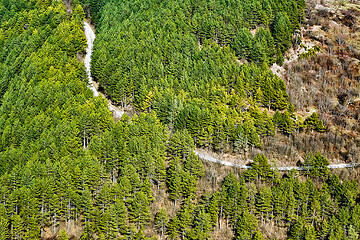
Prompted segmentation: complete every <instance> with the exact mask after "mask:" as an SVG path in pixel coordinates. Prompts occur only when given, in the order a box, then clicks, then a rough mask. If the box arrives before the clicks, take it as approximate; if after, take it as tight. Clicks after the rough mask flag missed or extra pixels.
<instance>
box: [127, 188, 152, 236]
mask: <svg viewBox="0 0 360 240" xmlns="http://www.w3.org/2000/svg"><path fill="white" fill-rule="evenodd" d="M129 208H130V214H129V218H130V220H131V221H132V222H133V223H135V225H136V226H137V229H138V230H139V229H140V228H141V227H143V226H145V225H147V224H148V223H149V220H150V209H149V202H148V199H147V197H146V195H145V194H144V193H143V192H138V193H136V194H135V197H134V199H133V200H132V201H131V205H130V207H129Z"/></svg>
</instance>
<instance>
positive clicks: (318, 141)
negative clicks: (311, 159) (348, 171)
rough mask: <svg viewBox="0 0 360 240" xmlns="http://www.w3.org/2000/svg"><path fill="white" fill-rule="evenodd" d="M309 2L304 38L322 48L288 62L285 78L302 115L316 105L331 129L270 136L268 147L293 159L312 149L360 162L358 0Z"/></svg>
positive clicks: (269, 152)
mask: <svg viewBox="0 0 360 240" xmlns="http://www.w3.org/2000/svg"><path fill="white" fill-rule="evenodd" d="M308 6H309V7H308V8H307V9H308V10H307V13H306V16H307V19H306V24H305V25H304V26H303V31H302V36H303V43H305V44H304V45H309V43H311V44H315V45H317V46H319V47H320V49H321V51H320V52H318V53H317V54H316V55H313V56H311V57H308V58H301V59H298V60H295V61H292V62H288V63H286V64H285V65H284V69H285V72H284V74H283V78H284V81H285V83H286V85H287V91H288V94H289V96H290V101H291V102H292V103H293V105H294V106H295V109H296V111H297V112H296V113H297V115H299V116H302V117H306V116H308V115H309V113H310V114H311V112H313V111H316V112H317V113H318V114H319V116H320V118H321V119H322V120H323V121H324V122H325V124H326V125H327V127H328V130H329V131H328V132H326V133H322V134H318V133H312V134H310V133H308V132H306V133H295V134H293V135H291V136H290V137H285V136H276V137H275V138H272V137H269V138H267V139H265V140H264V144H263V152H264V153H265V154H266V155H267V156H268V158H269V159H271V158H277V159H282V161H286V162H288V164H290V163H296V162H297V161H299V160H300V161H302V159H303V158H304V156H305V154H306V153H308V152H321V153H322V154H323V155H325V156H326V157H328V158H329V160H330V161H331V162H334V163H336V162H338V161H339V160H340V161H345V162H359V161H360V157H359V156H360V154H359V153H360V137H359V133H360V125H359V121H360V61H359V57H360V33H359V29H360V26H359V18H360V11H359V10H358V9H355V8H354V5H353V4H352V5H351V4H350V5H349V4H346V3H342V4H341V3H336V4H335V3H334V2H332V3H330V2H327V1H321V2H315V1H310V2H308ZM297 47H298V48H301V47H303V46H301V45H300V46H297Z"/></svg>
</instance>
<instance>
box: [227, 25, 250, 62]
mask: <svg viewBox="0 0 360 240" xmlns="http://www.w3.org/2000/svg"><path fill="white" fill-rule="evenodd" d="M252 42H253V37H252V34H251V32H250V31H249V29H247V28H242V29H240V30H239V31H238V32H237V34H236V36H235V38H234V40H233V42H232V43H231V48H232V49H234V50H235V53H236V56H237V57H238V58H245V59H248V58H249V56H250V53H251V51H252V46H253V43H252Z"/></svg>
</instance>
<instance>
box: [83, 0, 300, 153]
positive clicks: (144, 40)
mask: <svg viewBox="0 0 360 240" xmlns="http://www.w3.org/2000/svg"><path fill="white" fill-rule="evenodd" d="M84 2H85V3H86V4H87V6H89V7H90V9H91V12H92V16H93V21H94V22H95V23H96V26H97V39H96V42H95V47H94V48H95V50H94V54H93V58H92V61H93V62H92V63H93V64H92V73H93V76H94V77H95V78H96V79H97V80H98V81H99V83H100V86H101V87H102V88H103V89H104V91H105V93H106V94H107V95H108V96H109V97H110V98H111V99H112V100H113V101H114V102H116V103H118V104H120V105H121V106H123V107H128V106H132V107H134V108H135V109H136V110H138V111H144V112H151V111H155V112H156V113H157V115H158V117H159V118H160V120H161V121H162V122H164V123H166V124H167V125H168V126H169V127H170V129H171V130H174V129H175V130H182V129H187V130H188V131H189V133H190V134H191V135H192V137H193V138H194V140H195V143H196V144H197V145H198V146H201V147H211V148H213V149H215V150H219V151H223V150H224V149H227V148H228V147H229V146H233V142H234V141H235V140H239V139H238V135H239V132H242V134H243V137H245V138H246V139H247V140H245V142H246V143H247V144H244V147H247V146H257V147H259V146H260V145H261V144H260V143H259V141H257V140H256V139H258V138H259V136H261V135H271V134H274V132H275V126H274V123H273V121H272V117H271V116H269V115H268V113H267V112H266V111H263V110H260V109H258V107H266V108H268V109H279V110H284V109H287V108H290V109H291V104H289V102H288V96H287V94H286V88H285V85H284V83H283V81H282V80H281V79H279V78H278V77H277V76H276V75H274V74H272V72H271V71H270V70H269V69H268V67H267V64H272V63H274V62H275V61H276V60H278V59H281V58H282V52H284V51H285V50H286V49H288V48H289V46H290V45H291V40H292V35H293V31H294V29H296V28H298V27H299V24H300V21H301V20H302V18H303V12H304V6H305V5H304V2H303V1H286V2H285V1H267V0H262V1H196V2H194V1H187V0H183V1H145V2H144V1H84ZM250 30H252V32H253V33H251V32H250ZM253 35H254V36H253ZM243 62H248V64H242V63H243ZM250 109H253V110H254V112H255V115H257V116H262V118H261V119H259V118H257V117H256V116H255V115H253V114H251V113H252V112H253V111H252V110H250ZM294 120H295V119H291V121H294ZM264 128H267V130H265V129H264ZM289 131H292V129H290V130H289ZM241 141H242V140H241ZM238 149H239V150H240V149H243V148H238Z"/></svg>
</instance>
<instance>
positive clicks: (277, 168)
mask: <svg viewBox="0 0 360 240" xmlns="http://www.w3.org/2000/svg"><path fill="white" fill-rule="evenodd" d="M194 152H195V155H196V156H198V157H199V158H201V159H203V160H206V161H210V162H214V163H219V164H222V165H225V166H231V167H237V168H243V169H249V168H251V166H248V165H241V164H235V163H232V162H227V161H223V160H220V159H217V158H214V157H211V156H210V155H206V154H203V153H199V152H197V151H196V150H195V151H194ZM359 166H360V163H341V164H331V165H328V166H327V167H328V168H331V169H332V168H354V167H359ZM272 169H273V170H277V171H290V170H292V169H295V170H298V171H306V170H308V169H309V168H308V167H297V166H290V167H272Z"/></svg>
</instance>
